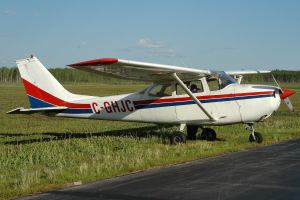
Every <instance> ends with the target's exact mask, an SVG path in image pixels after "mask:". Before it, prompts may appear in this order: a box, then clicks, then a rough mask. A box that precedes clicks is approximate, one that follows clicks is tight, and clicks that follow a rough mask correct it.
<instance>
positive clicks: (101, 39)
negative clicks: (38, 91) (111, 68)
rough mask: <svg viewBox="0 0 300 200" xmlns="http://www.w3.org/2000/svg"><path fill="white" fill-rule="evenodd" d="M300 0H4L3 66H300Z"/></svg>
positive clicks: (0, 23) (0, 2) (0, 16)
mask: <svg viewBox="0 0 300 200" xmlns="http://www.w3.org/2000/svg"><path fill="white" fill-rule="evenodd" d="M299 10H300V1H297V0H295V1H292V0H286V1H281V0H239V1H238V0H223V1H221V0H219V1H214V0H207V1H200V0H195V1H193V0H189V1H183V0H182V1H175V0H170V1H167V0H164V1H163V0H160V1H159V0H151V1H143V0H139V1H138V0H126V1H125V0H119V1H117V0H110V1H101V0H85V1H84V0H82V1H79V0H77V1H76V0H72V1H71V0H64V1H62V0H60V1H58V0H36V1H34V0H26V1H21V0H19V1H17V0H7V1H4V0H0V27H1V29H0V30H1V31H0V66H13V65H15V64H14V61H15V60H16V59H19V58H24V57H27V56H29V55H30V54H31V53H32V54H34V55H36V56H37V57H38V58H39V59H40V60H41V61H42V62H43V63H44V64H45V65H46V66H47V67H57V66H62V67H63V66H65V65H66V64H70V63H73V62H77V61H82V60H88V59H94V58H101V57H117V58H123V59H131V60H138V61H147V62H154V63H163V64H173V65H179V66H188V67H194V68H203V69H207V68H210V69H216V70H235V69H274V68H280V69H293V70H300V12H299Z"/></svg>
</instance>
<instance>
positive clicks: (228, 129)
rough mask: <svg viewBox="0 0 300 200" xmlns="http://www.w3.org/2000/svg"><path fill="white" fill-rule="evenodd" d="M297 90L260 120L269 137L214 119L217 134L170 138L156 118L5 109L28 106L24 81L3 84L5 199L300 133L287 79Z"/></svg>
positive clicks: (82, 89) (80, 89)
mask: <svg viewBox="0 0 300 200" xmlns="http://www.w3.org/2000/svg"><path fill="white" fill-rule="evenodd" d="M284 86H286V87H288V88H293V89H295V90H296V91H297V94H296V95H294V96H293V97H292V98H291V100H292V102H293V104H294V106H295V109H296V110H297V111H296V112H295V113H290V112H288V111H287V109H286V108H285V106H282V108H280V110H279V111H278V112H277V113H275V114H274V115H273V116H272V117H271V118H269V119H268V120H267V121H265V122H263V123H259V124H257V126H256V130H257V131H259V132H261V133H263V135H264V142H263V144H250V143H249V142H248V135H249V133H248V131H246V130H245V128H244V126H243V125H230V126H223V127H215V130H216V131H217V137H218V140H217V141H215V142H207V141H188V142H187V144H184V145H178V146H170V145H168V144H165V143H166V141H165V138H164V134H162V132H165V131H167V130H163V131H162V132H161V131H159V130H157V128H156V127H155V126H153V125H149V124H142V123H140V124H139V123H125V122H112V121H94V120H83V119H65V118H49V117H45V116H40V115H30V116H22V115H6V114H5V112H6V111H8V110H10V109H12V108H15V107H18V106H24V107H28V103H27V97H26V95H25V92H24V88H23V86H22V85H21V84H6V85H0V95H1V96H0V97H1V98H0V106H1V107H0V108H1V111H2V112H1V113H0V199H9V198H13V197H17V196H23V195H28V194H31V193H35V192H38V191H47V190H51V189H55V188H59V187H63V186H66V185H69V184H70V183H73V182H77V181H81V182H83V183H84V182H89V181H94V180H99V179H105V178H109V177H112V176H116V175H121V174H125V173H128V172H134V171H138V170H144V169H149V168H153V167H157V166H164V165H170V164H174V163H180V162H185V161H188V160H193V159H198V158H204V157H209V156H215V155H220V154H224V153H228V152H234V151H238V150H241V149H245V148H252V147H257V146H261V145H266V144H271V143H275V142H278V141H282V140H287V139H292V138H296V137H299V136H300V131H299V128H300V121H299V119H300V112H299V110H300V85H299V84H298V85H296V84H289V85H284ZM66 87H67V89H69V90H70V91H72V92H75V93H81V94H90V95H98V96H104V95H110V94H121V93H127V92H132V91H136V90H140V89H143V88H144V87H145V86H144V85H126V84H125V85H104V84H82V85H66Z"/></svg>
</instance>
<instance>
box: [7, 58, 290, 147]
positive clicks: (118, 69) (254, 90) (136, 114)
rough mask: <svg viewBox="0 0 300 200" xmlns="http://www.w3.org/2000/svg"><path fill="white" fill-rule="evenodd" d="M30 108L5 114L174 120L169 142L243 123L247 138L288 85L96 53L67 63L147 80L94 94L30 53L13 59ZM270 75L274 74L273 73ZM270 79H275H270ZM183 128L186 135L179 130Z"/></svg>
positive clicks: (210, 135)
mask: <svg viewBox="0 0 300 200" xmlns="http://www.w3.org/2000/svg"><path fill="white" fill-rule="evenodd" d="M17 66H18V69H19V71H20V74H21V78H22V80H23V84H24V86H25V89H26V92H27V95H28V98H29V102H30V108H29V109H25V108H23V107H21V108H16V109H14V110H11V111H9V112H7V113H8V114H32V113H41V114H46V115H50V116H57V117H73V118H87V119H99V120H119V121H132V122H148V123H155V124H172V125H178V127H179V130H178V131H175V132H174V133H173V134H172V135H171V136H170V142H171V144H177V143H185V141H186V139H196V133H197V131H198V128H201V129H202V134H201V138H202V139H206V140H210V141H213V140H215V139H216V132H215V131H214V130H213V129H211V128H207V126H215V125H228V124H236V123H243V124H246V125H248V126H249V128H250V136H249V141H250V142H257V143H260V142H262V139H263V138H262V135H261V134H260V133H258V132H255V131H254V126H253V124H254V123H255V122H260V121H263V120H265V119H267V118H268V117H269V116H270V115H271V114H272V113H273V112H274V111H276V110H277V109H278V108H279V105H280V103H281V100H284V101H285V103H286V104H287V105H288V107H289V109H290V110H293V107H292V104H291V102H290V100H289V99H288V96H290V95H292V94H294V93H295V92H294V91H293V90H287V89H286V90H284V89H281V88H280V87H279V85H278V87H275V86H268V85H249V84H241V80H242V76H243V75H245V74H257V73H269V72H270V71H234V72H224V71H212V70H200V69H192V68H185V67H177V66H170V65H161V64H153V63H145V62H136V61H129V60H121V59H115V58H102V59H96V60H89V61H85V62H79V63H75V64H71V65H69V66H70V67H74V68H76V69H80V70H86V71H89V72H92V73H100V74H104V75H107V76H113V77H119V78H125V79H134V80H142V81H150V82H152V84H151V85H150V86H149V87H147V88H145V89H144V90H142V91H138V92H135V93H131V94H124V95H115V96H106V97H95V96H86V95H77V94H73V93H71V92H69V91H67V90H66V89H65V88H64V87H63V86H62V85H61V84H60V83H59V82H58V81H57V80H56V79H55V78H54V77H53V76H52V74H51V73H50V72H49V71H48V70H47V69H46V68H45V67H44V66H43V65H42V63H41V62H40V61H39V60H38V59H37V58H36V57H34V56H31V57H30V58H26V59H21V60H17ZM274 80H275V79H274ZM275 82H276V80H275ZM276 83H277V82H276ZM185 130H186V132H187V137H186V135H185V134H184V131H185Z"/></svg>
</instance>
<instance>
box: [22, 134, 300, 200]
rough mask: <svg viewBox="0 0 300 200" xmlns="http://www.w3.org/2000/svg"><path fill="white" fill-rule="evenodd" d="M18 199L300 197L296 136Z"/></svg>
mask: <svg viewBox="0 0 300 200" xmlns="http://www.w3.org/2000/svg"><path fill="white" fill-rule="evenodd" d="M22 199H26V200H28V199H34V200H38V199H52V200H58V199H64V200H68V199H70V200H71V199H72V200H75V199H105V200H108V199H109V200H120V199H125V200H129V199H134V200H150V199H152V200H158V199H160V200H165V199H251V200H253V199H255V200H258V199H264V200H265V199H272V200H274V199H289V200H291V199H300V139H297V140H292V141H287V142H282V143H279V144H275V145H270V146H265V147H261V148H257V149H252V150H244V151H240V152H236V153H230V154H226V155H223V156H218V157H214V158H207V159H202V160H197V161H192V162H188V163H184V164H179V165H175V166H171V167H167V168H162V169H153V170H148V171H145V172H140V173H135V174H130V175H126V176H121V177H116V178H112V179H108V180H104V181H98V182H93V183H89V184H85V185H81V186H76V187H69V188H65V189H61V190H56V191H50V192H46V193H42V194H37V195H34V196H30V197H25V198H22Z"/></svg>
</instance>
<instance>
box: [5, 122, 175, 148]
mask: <svg viewBox="0 0 300 200" xmlns="http://www.w3.org/2000/svg"><path fill="white" fill-rule="evenodd" d="M34 135H38V136H42V137H41V138H33V139H23V138H22V139H21V140H19V139H18V138H16V140H14V141H6V142H2V144H6V145H19V144H31V143H36V142H50V141H55V140H66V139H75V138H91V137H104V136H115V137H133V138H138V139H139V138H146V137H157V138H161V139H162V141H163V143H166V142H167V141H166V140H167V139H168V137H169V132H165V131H162V130H161V129H160V128H159V127H158V126H149V127H142V128H130V129H122V130H114V131H104V132H95V133H51V132H50V133H36V134H34V133H32V134H26V135H25V134H9V133H0V136H3V137H27V136H34ZM0 144H1V143H0Z"/></svg>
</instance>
